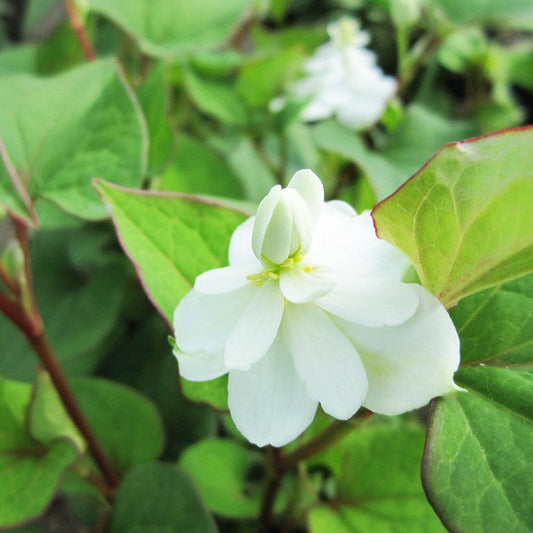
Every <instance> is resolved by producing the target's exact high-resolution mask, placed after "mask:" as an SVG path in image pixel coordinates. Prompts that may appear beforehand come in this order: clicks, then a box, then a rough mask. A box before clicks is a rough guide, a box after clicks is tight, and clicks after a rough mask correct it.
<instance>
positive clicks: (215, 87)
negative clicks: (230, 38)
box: [185, 69, 249, 126]
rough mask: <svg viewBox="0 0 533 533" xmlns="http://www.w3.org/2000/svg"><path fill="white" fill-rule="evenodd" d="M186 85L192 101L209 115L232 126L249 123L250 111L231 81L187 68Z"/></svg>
mask: <svg viewBox="0 0 533 533" xmlns="http://www.w3.org/2000/svg"><path fill="white" fill-rule="evenodd" d="M185 86H186V88H187V92H188V93H189V96H190V97H191V99H192V101H193V102H194V103H195V104H196V105H197V106H198V108H199V109H200V110H201V111H203V112H204V113H206V114H207V115H209V116H211V117H213V118H216V119H218V120H220V121H221V122H223V123H225V124H230V125H232V126H245V125H247V124H248V116H249V112H248V110H247V108H246V105H245V103H244V101H243V100H242V99H241V98H240V97H239V94H238V93H236V92H235V90H234V88H233V86H232V84H231V83H229V82H224V81H219V80H214V79H208V78H204V77H202V76H200V75H199V74H197V73H196V72H195V71H194V70H193V69H187V71H186V72H185Z"/></svg>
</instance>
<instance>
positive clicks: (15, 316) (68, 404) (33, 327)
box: [0, 219, 119, 491]
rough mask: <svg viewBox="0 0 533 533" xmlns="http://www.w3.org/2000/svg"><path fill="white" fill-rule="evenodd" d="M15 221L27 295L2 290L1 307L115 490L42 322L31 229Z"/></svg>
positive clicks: (107, 463)
mask: <svg viewBox="0 0 533 533" xmlns="http://www.w3.org/2000/svg"><path fill="white" fill-rule="evenodd" d="M14 223H15V230H16V234H17V238H18V240H19V242H20V246H21V249H22V252H23V255H24V276H25V283H26V291H25V292H26V293H27V297H26V298H24V297H22V298H16V299H13V298H9V297H8V296H6V295H5V294H4V293H2V292H1V291H0V310H1V311H2V312H3V313H4V314H5V315H6V316H7V318H9V320H11V322H13V324H15V325H16V326H17V327H18V328H19V329H20V331H21V332H22V333H23V334H24V336H25V337H26V338H27V339H28V341H29V342H30V344H31V345H32V347H33V349H34V350H35V352H36V354H37V356H38V357H39V360H40V362H41V364H42V366H43V367H44V369H45V370H46V371H47V372H48V374H49V375H50V378H51V380H52V383H53V384H54V387H55V388H56V390H57V393H58V395H59V397H60V398H61V402H62V403H63V406H64V407H65V410H66V411H67V413H68V414H69V416H70V418H71V419H72V421H73V422H74V424H75V425H76V427H77V428H78V430H79V431H80V433H81V434H82V435H83V438H84V439H85V440H86V442H87V446H88V449H89V453H90V454H91V456H92V457H93V459H94V461H95V463H96V465H97V466H98V468H99V470H100V471H101V473H102V475H103V477H104V479H105V481H106V483H107V484H108V485H109V489H110V490H111V491H113V490H114V489H115V488H116V487H117V486H118V481H119V480H118V476H117V474H116V473H115V472H114V470H113V467H112V466H111V463H110V461H109V459H108V458H107V456H106V454H105V453H104V450H103V449H102V447H101V445H100V443H99V442H98V439H97V438H96V436H95V435H94V433H93V431H92V429H91V427H90V426H89V423H88V422H87V420H86V418H85V416H84V414H83V412H82V411H81V409H80V407H79V405H78V402H77V400H76V397H75V395H74V393H73V391H72V389H71V387H70V385H69V384H68V381H67V379H66V376H65V374H64V372H63V369H62V368H61V366H60V365H59V363H58V361H57V358H56V357H55V355H54V353H53V352H52V349H51V347H50V345H49V343H48V340H47V338H46V335H45V333H44V327H43V322H42V319H41V315H40V314H39V310H38V308H37V305H36V303H35V298H34V294H33V284H32V276H31V267H30V256H29V242H28V228H27V226H25V225H24V223H23V222H20V221H18V220H16V219H15V220H14Z"/></svg>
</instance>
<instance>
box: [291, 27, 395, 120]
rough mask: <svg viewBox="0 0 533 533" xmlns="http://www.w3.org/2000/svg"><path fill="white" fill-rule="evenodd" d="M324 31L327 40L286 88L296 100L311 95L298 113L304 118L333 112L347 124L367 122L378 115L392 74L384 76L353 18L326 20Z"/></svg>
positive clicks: (392, 81) (387, 96)
mask: <svg viewBox="0 0 533 533" xmlns="http://www.w3.org/2000/svg"><path fill="white" fill-rule="evenodd" d="M328 33H329V35H330V37H331V41H330V42H328V43H326V44H324V45H322V46H321V47H320V48H319V49H318V50H317V51H316V53H315V55H314V56H313V57H311V58H310V59H309V60H308V61H307V63H306V65H305V67H304V70H305V77H304V78H303V79H302V80H300V81H299V82H296V83H295V84H294V85H293V86H292V88H291V93H292V94H293V95H294V97H295V98H296V99H298V100H305V99H310V102H309V104H308V105H307V106H306V107H305V108H304V109H303V111H302V114H301V116H302V119H303V120H305V121H314V120H321V119H324V118H327V117H331V116H333V115H336V116H337V118H338V120H339V122H341V123H342V124H344V125H346V126H348V127H350V128H356V129H364V128H367V127H369V126H371V125H372V124H374V123H375V122H376V121H377V120H378V119H379V117H380V116H381V115H382V113H383V111H384V109H385V106H386V104H387V101H388V100H389V99H390V98H391V97H392V96H393V95H394V92H395V90H396V80H395V79H394V78H392V77H390V76H385V75H384V74H383V72H382V71H381V69H380V68H379V67H378V66H377V65H376V56H375V54H374V53H373V52H371V51H370V50H367V49H366V48H364V46H365V45H366V44H367V43H368V41H369V37H368V34H367V33H366V32H362V31H359V23H358V22H357V21H356V20H354V19H351V18H342V19H340V20H339V21H338V22H336V23H333V24H330V25H329V26H328Z"/></svg>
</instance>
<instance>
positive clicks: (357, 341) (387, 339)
mask: <svg viewBox="0 0 533 533" xmlns="http://www.w3.org/2000/svg"><path fill="white" fill-rule="evenodd" d="M413 287H415V289H416V290H417V292H418V296H419V300H420V305H419V307H418V310H417V312H416V313H415V314H414V315H413V317H412V318H411V319H410V320H408V321H407V322H405V323H403V324H400V325H399V326H393V327H384V328H380V329H379V330H378V331H376V329H375V328H365V327H362V326H356V325H353V324H349V323H347V322H336V323H337V324H338V325H339V327H340V328H341V329H342V330H343V331H344V332H345V333H346V334H347V335H348V336H349V337H350V339H351V340H352V342H353V343H354V345H355V346H357V350H358V352H359V354H360V355H361V359H362V360H363V364H364V365H365V369H366V372H367V376H368V380H369V389H368V395H367V397H366V399H365V401H364V406H365V407H367V408H368V409H371V410H372V411H375V412H377V413H381V414H385V415H396V414H399V413H403V412H405V411H410V410H411V409H416V408H418V407H422V406H423V405H426V404H427V403H428V402H429V400H431V399H432V398H434V397H436V396H440V395H441V394H445V393H447V392H450V391H453V390H456V386H455V384H454V382H453V374H454V372H455V371H456V370H457V368H458V366H459V337H458V336H457V332H456V330H455V327H454V325H453V323H452V321H451V318H450V316H449V315H448V313H447V312H446V310H445V309H444V307H443V306H442V304H441V303H440V302H439V301H438V300H437V298H435V297H434V296H433V295H432V294H430V293H429V292H428V291H427V290H426V289H424V288H423V287H421V286H420V285H413Z"/></svg>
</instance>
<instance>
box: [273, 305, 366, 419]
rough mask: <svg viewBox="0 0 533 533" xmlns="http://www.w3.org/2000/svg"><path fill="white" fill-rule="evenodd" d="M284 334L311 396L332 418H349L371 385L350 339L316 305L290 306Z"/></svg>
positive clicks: (284, 322) (285, 320) (286, 312)
mask: <svg viewBox="0 0 533 533" xmlns="http://www.w3.org/2000/svg"><path fill="white" fill-rule="evenodd" d="M283 331H284V334H285V335H286V339H287V345H288V347H289V350H290V352H291V355H292V357H293V359H294V364H295V367H296V370H297V372H298V374H299V375H300V377H301V378H302V380H303V381H304V382H305V384H306V387H307V392H308V393H309V396H311V398H313V399H315V400H318V401H319V402H320V404H321V405H322V408H323V409H324V411H325V412H326V413H328V414H330V415H331V416H334V417H335V418H339V419H341V420H346V419H348V418H350V417H351V416H352V415H353V414H354V413H355V412H356V411H357V410H358V409H359V407H360V406H361V404H362V402H363V400H364V399H365V397H366V393H367V388H368V382H367V379H366V375H365V369H364V368H363V364H362V363H361V359H360V358H359V355H358V353H357V350H356V349H355V348H354V346H353V345H352V343H351V342H350V340H349V339H348V337H346V335H344V334H343V333H342V332H341V331H340V330H339V329H338V328H337V327H336V326H335V325H334V324H333V323H332V322H331V320H330V319H329V318H328V316H327V315H326V314H325V313H324V312H323V311H321V310H320V309H319V308H318V307H317V306H316V305H314V304H301V305H294V304H287V307H286V310H285V317H284V320H283Z"/></svg>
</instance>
